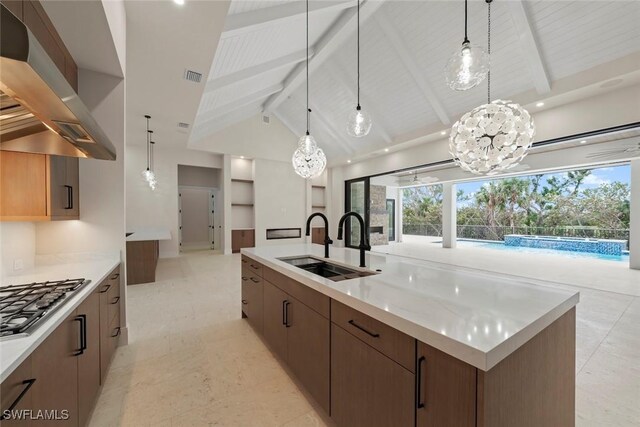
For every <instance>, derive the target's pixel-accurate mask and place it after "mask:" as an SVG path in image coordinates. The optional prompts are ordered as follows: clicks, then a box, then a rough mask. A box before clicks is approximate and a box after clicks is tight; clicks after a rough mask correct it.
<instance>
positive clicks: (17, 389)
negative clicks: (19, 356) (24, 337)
mask: <svg viewBox="0 0 640 427" xmlns="http://www.w3.org/2000/svg"><path fill="white" fill-rule="evenodd" d="M34 384H35V378H34V377H33V372H32V367H31V356H29V357H28V358H27V359H26V360H25V361H24V362H22V363H21V364H20V366H18V367H17V368H16V369H15V370H14V371H13V372H12V373H11V374H10V375H9V376H8V377H7V379H5V380H4V381H3V382H2V385H0V401H1V403H0V411H2V412H0V419H1V420H2V426H3V427H5V426H6V427H26V426H31V425H32V424H33V422H31V421H30V420H17V419H12V417H8V418H6V419H5V418H4V416H3V414H4V411H7V410H9V409H10V408H11V409H12V411H25V410H30V409H34V408H33V398H32V397H33V390H32V387H33V385H34Z"/></svg>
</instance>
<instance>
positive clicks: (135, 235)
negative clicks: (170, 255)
mask: <svg viewBox="0 0 640 427" xmlns="http://www.w3.org/2000/svg"><path fill="white" fill-rule="evenodd" d="M160 240H171V232H170V231H169V230H168V229H166V228H161V227H138V228H134V229H130V230H129V231H127V235H126V241H127V285H137V284H141V283H151V282H155V281H156V267H157V266H158V259H159V258H160Z"/></svg>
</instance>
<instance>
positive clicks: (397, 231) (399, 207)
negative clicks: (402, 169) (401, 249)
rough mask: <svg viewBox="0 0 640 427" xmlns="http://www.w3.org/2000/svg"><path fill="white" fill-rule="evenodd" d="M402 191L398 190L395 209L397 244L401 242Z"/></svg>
mask: <svg viewBox="0 0 640 427" xmlns="http://www.w3.org/2000/svg"><path fill="white" fill-rule="evenodd" d="M402 191H403V189H402V188H398V206H397V207H396V210H397V212H396V216H397V217H398V220H397V221H396V224H397V225H398V229H397V230H396V242H398V243H400V242H402V212H404V209H403V207H402V202H403V198H402V197H403V196H402Z"/></svg>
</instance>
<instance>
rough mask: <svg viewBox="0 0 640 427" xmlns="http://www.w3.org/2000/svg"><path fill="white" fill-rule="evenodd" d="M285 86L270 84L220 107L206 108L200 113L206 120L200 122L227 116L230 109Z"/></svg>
mask: <svg viewBox="0 0 640 427" xmlns="http://www.w3.org/2000/svg"><path fill="white" fill-rule="evenodd" d="M283 88H284V86H283V85H282V83H278V84H275V85H273V86H269V87H267V88H264V89H260V90H259V91H257V92H253V93H250V94H248V95H245V96H242V97H240V98H236V99H234V100H233V101H231V102H228V103H226V104H224V105H221V106H220V107H216V108H213V109H210V110H204V111H202V112H201V113H200V116H201V117H205V118H204V120H201V121H199V123H200V124H202V123H206V122H210V121H213V120H217V119H219V118H220V117H222V116H225V115H226V114H228V113H229V112H230V111H235V110H238V109H240V108H242V107H244V106H246V105H250V104H255V103H256V102H258V101H259V100H261V99H264V98H266V97H267V96H269V95H272V94H274V93H278V92H280V91H281V90H282V89H283Z"/></svg>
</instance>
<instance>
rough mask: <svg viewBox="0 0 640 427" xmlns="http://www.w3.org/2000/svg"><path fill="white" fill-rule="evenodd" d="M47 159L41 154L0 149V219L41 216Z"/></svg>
mask: <svg viewBox="0 0 640 427" xmlns="http://www.w3.org/2000/svg"><path fill="white" fill-rule="evenodd" d="M48 164H49V160H48V158H47V156H46V155H44V154H33V153H19V152H13V151H0V174H1V176H2V179H1V180H0V181H1V182H0V186H1V190H0V191H1V192H0V216H1V217H2V219H3V220H45V219H47V215H48V206H47V205H48V202H47V200H48V188H49V176H48V171H49V166H48Z"/></svg>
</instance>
